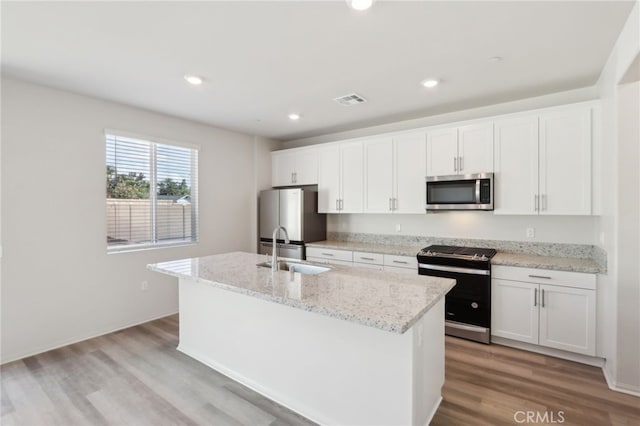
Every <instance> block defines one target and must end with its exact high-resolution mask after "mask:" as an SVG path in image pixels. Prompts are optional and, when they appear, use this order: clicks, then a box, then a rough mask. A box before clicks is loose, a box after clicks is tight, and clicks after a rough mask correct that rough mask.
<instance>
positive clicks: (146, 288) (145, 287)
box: [140, 281, 149, 291]
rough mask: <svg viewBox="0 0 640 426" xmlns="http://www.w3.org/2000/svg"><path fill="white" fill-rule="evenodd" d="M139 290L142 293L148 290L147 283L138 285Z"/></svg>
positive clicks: (143, 282)
mask: <svg viewBox="0 0 640 426" xmlns="http://www.w3.org/2000/svg"><path fill="white" fill-rule="evenodd" d="M140 290H142V291H147V290H149V281H142V284H141V285H140Z"/></svg>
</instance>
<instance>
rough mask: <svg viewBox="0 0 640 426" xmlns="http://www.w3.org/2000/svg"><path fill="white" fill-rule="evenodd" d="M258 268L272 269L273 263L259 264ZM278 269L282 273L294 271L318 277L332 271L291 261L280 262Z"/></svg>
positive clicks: (325, 267) (327, 268)
mask: <svg viewBox="0 0 640 426" xmlns="http://www.w3.org/2000/svg"><path fill="white" fill-rule="evenodd" d="M258 266H260V267H263V268H271V262H262V263H258ZM278 268H279V269H280V270H281V271H291V270H292V269H293V272H298V273H300V274H303V275H317V274H321V273H322V272H327V271H329V270H330V269H331V268H329V267H327V266H320V265H310V264H308V263H300V262H291V261H289V260H280V261H278Z"/></svg>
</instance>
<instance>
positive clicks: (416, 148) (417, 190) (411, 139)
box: [393, 132, 427, 213]
mask: <svg viewBox="0 0 640 426" xmlns="http://www.w3.org/2000/svg"><path fill="white" fill-rule="evenodd" d="M393 149H394V157H393V158H394V163H393V167H394V178H395V180H394V191H395V192H394V198H395V201H394V203H393V207H394V208H393V212H394V213H424V211H425V210H424V208H425V204H426V199H425V196H426V188H425V181H424V178H425V176H426V172H427V154H426V152H427V143H426V135H425V132H415V133H405V134H402V135H398V136H395V137H394V138H393Z"/></svg>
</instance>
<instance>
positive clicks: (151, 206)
mask: <svg viewBox="0 0 640 426" xmlns="http://www.w3.org/2000/svg"><path fill="white" fill-rule="evenodd" d="M106 153H107V155H106V195H107V197H106V201H107V203H106V207H107V212H106V213H107V248H108V250H109V251H117V250H121V249H131V248H143V247H153V246H157V245H161V244H172V243H175V244H181V243H185V242H195V241H197V229H198V226H197V225H198V217H197V176H198V173H197V164H198V151H197V149H194V148H187V147H183V146H179V145H171V144H166V143H156V142H152V141H148V140H142V139H136V138H130V137H125V136H116V135H113V134H106Z"/></svg>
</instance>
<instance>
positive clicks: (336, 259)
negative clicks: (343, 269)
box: [306, 247, 353, 266]
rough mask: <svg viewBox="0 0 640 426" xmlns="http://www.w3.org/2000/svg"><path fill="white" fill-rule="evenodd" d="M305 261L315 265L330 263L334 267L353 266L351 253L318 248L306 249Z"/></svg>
mask: <svg viewBox="0 0 640 426" xmlns="http://www.w3.org/2000/svg"><path fill="white" fill-rule="evenodd" d="M306 257H307V260H308V261H309V262H317V263H332V264H335V265H345V266H352V265H353V252H351V251H347V250H335V249H328V248H320V247H307V256H306Z"/></svg>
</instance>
